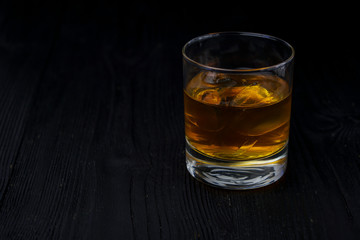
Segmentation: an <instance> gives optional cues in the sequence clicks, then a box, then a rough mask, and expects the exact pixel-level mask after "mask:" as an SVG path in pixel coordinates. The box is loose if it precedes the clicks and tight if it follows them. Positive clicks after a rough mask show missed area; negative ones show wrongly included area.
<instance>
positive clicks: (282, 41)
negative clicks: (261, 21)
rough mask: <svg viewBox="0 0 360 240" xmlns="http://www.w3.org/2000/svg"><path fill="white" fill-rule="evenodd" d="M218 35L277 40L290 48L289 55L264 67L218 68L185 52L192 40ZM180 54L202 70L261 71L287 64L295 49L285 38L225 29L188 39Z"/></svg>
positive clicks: (292, 57)
mask: <svg viewBox="0 0 360 240" xmlns="http://www.w3.org/2000/svg"><path fill="white" fill-rule="evenodd" d="M220 35H242V36H252V37H259V38H263V39H270V40H273V41H277V42H281V43H282V44H284V46H287V47H288V48H290V50H291V54H290V56H289V57H288V58H287V59H285V60H284V61H281V62H280V63H277V64H274V65H269V66H266V67H261V68H246V69H236V68H233V69H231V68H219V67H212V66H208V65H205V64H202V63H200V62H197V61H195V60H194V59H192V58H190V57H189V56H188V55H187V54H186V53H185V51H186V49H187V47H188V46H189V45H190V44H192V43H194V42H198V41H200V40H202V39H208V38H213V37H217V36H220ZM182 55H183V57H184V59H185V60H186V61H187V62H189V63H192V64H194V65H197V66H198V67H200V68H202V69H204V70H208V71H214V72H234V73H242V72H244V73H249V72H261V71H268V70H272V69H276V68H279V67H281V66H283V65H286V64H288V63H289V62H291V61H292V60H293V59H294V56H295V49H294V48H293V47H292V46H291V45H290V44H289V43H288V42H286V41H285V40H283V39H281V38H278V37H274V36H271V35H268V34H262V33H254V32H238V31H227V32H214V33H207V34H203V35H200V36H198V37H195V38H193V39H191V40H190V41H188V42H187V43H186V44H185V45H184V46H183V48H182Z"/></svg>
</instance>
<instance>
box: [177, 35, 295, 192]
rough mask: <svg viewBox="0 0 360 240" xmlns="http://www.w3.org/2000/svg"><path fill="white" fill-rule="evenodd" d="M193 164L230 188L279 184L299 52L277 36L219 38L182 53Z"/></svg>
mask: <svg viewBox="0 0 360 240" xmlns="http://www.w3.org/2000/svg"><path fill="white" fill-rule="evenodd" d="M182 54H183V71H184V111H185V139H186V164H187V169H188V171H189V172H190V174H191V175H192V176H193V177H194V178H196V179H197V180H199V181H201V182H204V183H207V184H210V185H212V186H215V187H220V188H226V189H252V188H258V187H262V186H266V185H268V184H271V183H273V182H275V181H277V180H278V179H279V178H280V177H281V176H282V175H283V174H284V172H285V169H286V164H287V152H288V139H289V126H290V110H291V92H292V81H293V59H294V49H293V47H292V46H291V45H290V44H289V43H287V42H285V41H284V40H281V39H279V38H277V37H273V36H269V35H265V34H258V33H248V32H220V33H212V34H206V35H203V36H199V37H196V38H194V39H192V40H190V41H189V42H188V43H186V44H185V46H184V47H183V50H182Z"/></svg>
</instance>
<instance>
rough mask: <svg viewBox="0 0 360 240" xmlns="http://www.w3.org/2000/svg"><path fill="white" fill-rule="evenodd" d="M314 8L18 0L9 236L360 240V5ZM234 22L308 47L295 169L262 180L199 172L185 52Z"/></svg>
mask: <svg viewBox="0 0 360 240" xmlns="http://www.w3.org/2000/svg"><path fill="white" fill-rule="evenodd" d="M298 7H299V6H298ZM350 8H351V7H349V9H347V10H350ZM309 9H310V8H309ZM309 9H300V10H299V11H295V12H294V11H290V10H289V11H285V10H284V11H283V12H281V14H274V13H275V12H274V11H268V12H266V13H265V14H259V13H258V12H256V11H255V12H254V11H252V10H251V9H249V10H247V11H245V9H241V8H239V7H235V6H234V7H231V6H228V7H226V6H225V7H222V8H221V7H219V6H216V5H210V4H209V5H207V6H206V7H203V8H198V7H195V6H193V4H192V3H191V2H178V3H175V2H171V1H169V2H168V3H166V4H165V5H164V4H154V3H152V4H150V3H146V2H136V3H135V2H134V3H128V5H126V4H124V3H122V2H121V1H118V2H114V3H111V2H110V1H99V2H98V3H90V2H85V1H83V2H78V3H75V2H72V1H54V3H51V4H50V1H44V2H43V1H32V2H31V3H30V1H23V2H21V3H15V1H4V2H2V3H1V5H0V133H1V134H0V239H106V240H107V239H130V240H131V239H166V240H167V239H220V240H221V239H359V234H360V230H359V228H360V96H359V94H360V93H359V87H358V86H359V84H356V83H358V82H359V81H360V67H359V66H360V58H359V54H358V53H359V46H358V44H359V42H360V41H359V36H358V33H357V32H356V31H355V30H356V26H357V23H356V20H357V16H356V15H353V14H351V12H350V13H349V12H348V11H340V9H333V10H334V11H323V12H321V13H322V14H323V15H321V17H320V15H319V14H318V13H319V12H318V10H319V9H312V10H311V9H310V10H309ZM305 10H306V11H305ZM335 10H337V11H336V12H335ZM344 13H345V14H346V15H341V14H344ZM340 16H341V17H340ZM228 30H237V31H252V32H261V33H267V34H270V35H275V36H278V37H281V38H283V39H285V40H287V41H288V42H290V43H291V44H292V45H294V47H295V50H296V58H295V59H296V60H295V79H294V91H293V105H292V106H293V108H292V120H291V136H290V150H289V151H290V152H289V165H288V169H287V172H286V174H285V176H284V177H283V178H282V179H281V180H280V181H279V182H277V183H276V184H274V185H271V186H268V187H265V188H261V189H257V190H250V191H226V190H220V189H216V188H212V187H209V186H206V185H203V184H201V183H199V182H197V181H195V180H194V179H193V178H192V177H191V176H190V175H189V174H188V172H187V170H186V167H185V159H184V127H183V125H184V122H183V98H182V59H181V58H182V56H181V48H182V46H183V45H184V44H185V42H186V41H188V40H189V39H191V38H193V37H196V36H197V35H200V34H204V33H208V32H214V31H228ZM356 34H357V35H356Z"/></svg>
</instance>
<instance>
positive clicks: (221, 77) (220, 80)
mask: <svg viewBox="0 0 360 240" xmlns="http://www.w3.org/2000/svg"><path fill="white" fill-rule="evenodd" d="M203 82H204V83H205V84H211V85H212V86H217V87H233V86H235V85H236V84H237V83H236V81H234V80H233V79H232V78H231V77H230V76H228V75H226V74H223V73H216V72H204V73H203Z"/></svg>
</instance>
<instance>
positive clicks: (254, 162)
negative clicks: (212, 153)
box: [186, 142, 288, 190]
mask: <svg viewBox="0 0 360 240" xmlns="http://www.w3.org/2000/svg"><path fill="white" fill-rule="evenodd" d="M287 150H288V146H287V144H286V145H285V147H284V148H283V149H282V150H280V151H279V152H277V153H275V154H273V155H271V156H267V157H263V158H259V159H251V160H239V161H228V160H220V159H215V158H211V157H208V156H205V155H203V154H201V153H199V152H197V151H195V150H194V149H193V148H192V147H191V146H190V145H189V143H188V142H187V143H186V166H187V169H188V171H189V172H190V174H191V175H192V176H193V177H194V178H196V179H197V180H199V181H201V182H203V183H206V184H208V185H211V186H214V187H218V188H224V189H232V190H245V189H254V188H260V187H264V186H267V185H269V184H271V183H274V182H276V181H277V180H279V179H280V178H281V176H283V175H284V173H285V170H286V164H287Z"/></svg>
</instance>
